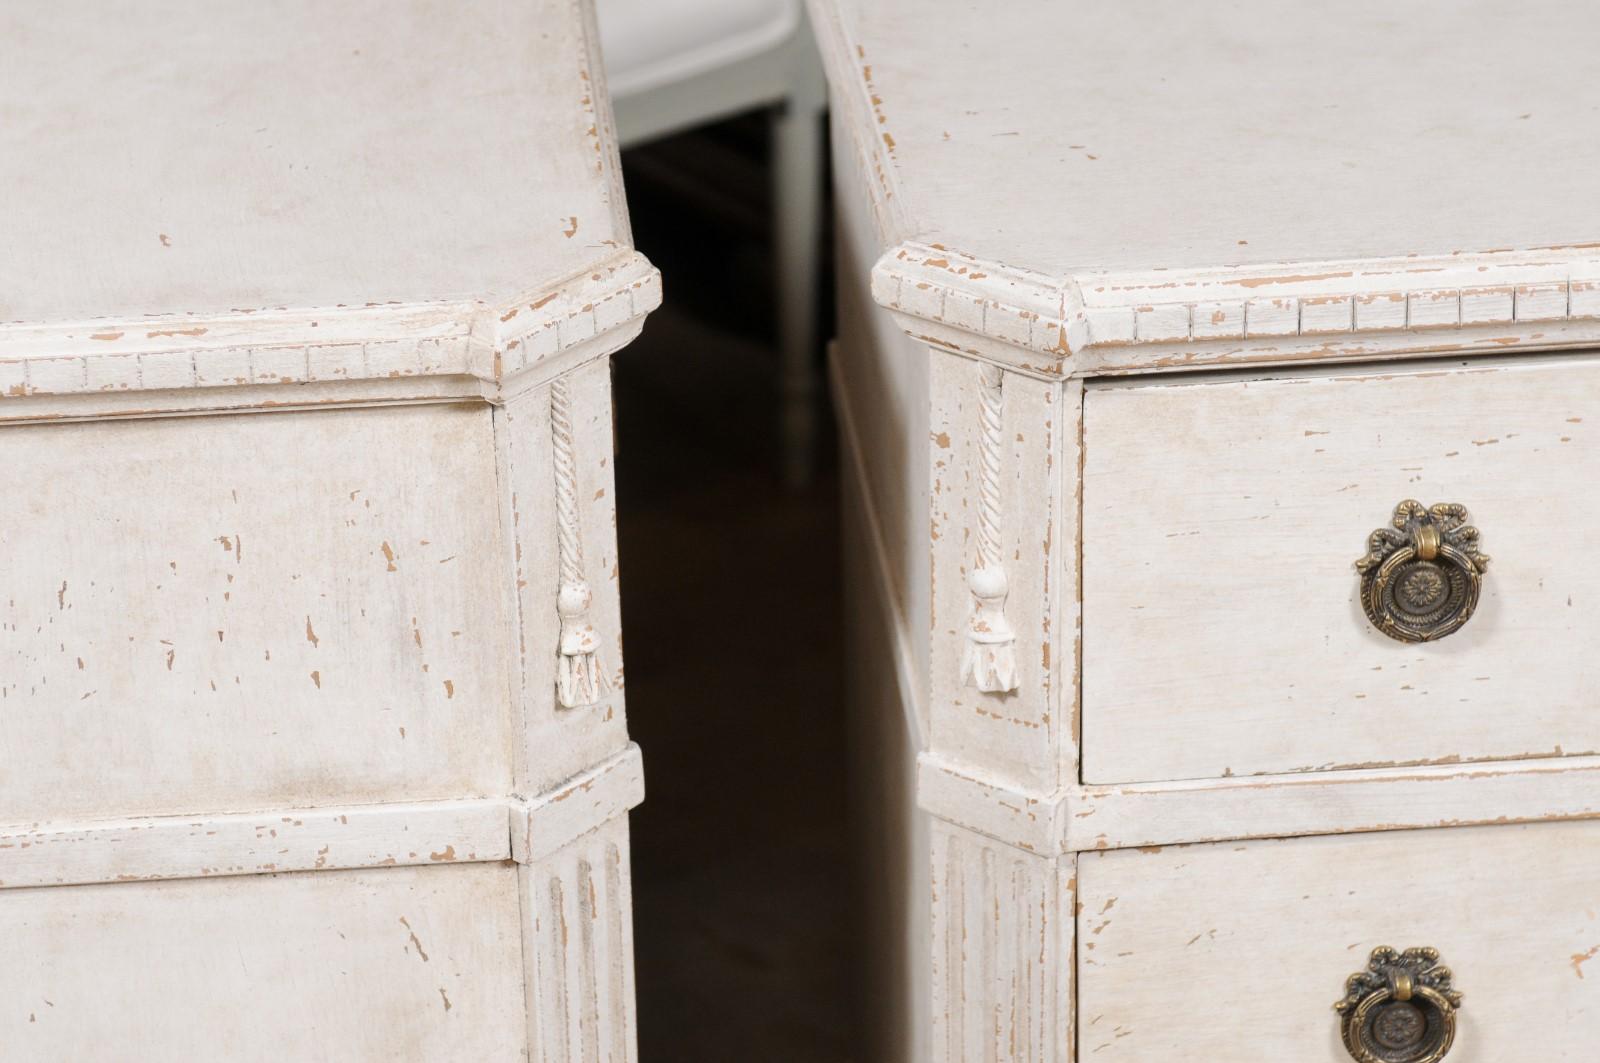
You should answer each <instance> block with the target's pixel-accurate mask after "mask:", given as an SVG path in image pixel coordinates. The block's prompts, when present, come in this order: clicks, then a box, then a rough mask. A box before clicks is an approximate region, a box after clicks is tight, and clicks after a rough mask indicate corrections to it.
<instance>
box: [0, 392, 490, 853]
mask: <svg viewBox="0 0 1600 1063" xmlns="http://www.w3.org/2000/svg"><path fill="white" fill-rule="evenodd" d="M0 461H3V462H4V464H5V466H6V468H7V470H8V471H7V473H6V474H5V476H6V484H7V489H8V490H7V494H8V496H9V497H11V498H12V499H13V502H12V504H11V505H9V506H8V507H7V514H6V519H5V521H4V524H3V526H0V541H3V545H4V549H3V551H0V587H4V598H3V599H0V661H3V662H4V664H3V666H0V707H3V709H4V715H3V717H0V748H3V749H4V754H5V761H6V764H7V765H8V768H7V770H6V771H5V772H3V773H0V815H3V817H4V819H5V820H6V821H7V822H11V823H18V822H29V821H33V820H45V819H58V818H80V817H84V816H93V815H104V814H114V815H139V814H159V813H163V812H203V811H212V810H233V809H251V808H275V807H291V808H293V807H308V806H313V805H317V804H323V803H329V804H341V803H344V804H347V803H352V802H361V801H377V800H383V799H385V798H388V797H391V796H395V795H400V794H403V795H405V796H406V797H407V798H410V799H413V800H416V799H443V798H449V797H463V796H477V795H491V794H501V793H505V792H507V791H508V789H509V787H510V765H509V762H508V759H507V757H506V755H505V750H506V749H507V747H508V745H509V743H510V740H511V720H510V717H509V715H508V713H507V711H506V708H505V706H506V700H507V692H508V689H509V681H510V680H509V668H508V660H507V654H506V651H505V644H504V642H503V641H502V640H503V638H504V636H503V632H504V631H505V617H504V614H503V612H502V610H501V608H500V603H501V601H502V600H503V595H502V593H501V587H502V586H503V583H504V581H503V580H502V579H501V577H500V574H499V572H498V571H497V570H496V566H495V563H494V562H495V558H496V557H497V556H498V555H499V554H500V553H501V550H502V547H501V541H500V536H499V534H498V521H497V515H496V510H495V505H494V497H493V490H494V482H495V480H494V450H493V444H492V439H491V430H490V410H489V408H488V407H487V406H484V405H482V404H473V405H427V406H409V407H392V408H378V409H367V410H347V411H340V412H319V413H293V414H279V415H274V416H260V415H240V416H229V417H199V418H192V419H182V420H135V421H126V422H117V423H109V422H101V423H90V424H81V425H74V426H70V427H67V426H53V425H51V426H34V427H26V428H7V429H0ZM419 468H426V469H428V470H429V474H428V476H427V478H426V479H423V478H419V477H418V476H417V475H415V472H416V470H417V469H419Z"/></svg>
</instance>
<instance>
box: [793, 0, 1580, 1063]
mask: <svg viewBox="0 0 1600 1063" xmlns="http://www.w3.org/2000/svg"><path fill="white" fill-rule="evenodd" d="M812 13H813V16H814V22H815V23H816V24H817V26H818V28H819V34H820V36H821V38H822V43H823V46H824V52H825V54H826V56H827V60H828V65H829V74H830V81H831V84H832V93H833V97H832V98H833V108H834V111H833V113H834V138H835V157H836V159H837V171H838V177H837V185H838V193H839V202H840V210H841V223H840V227H839V229H840V234H841V237H840V242H841V270H842V273H841V279H840V314H839V320H840V339H839V343H838V346H837V349H836V356H835V359H834V363H833V382H834V390H835V397H836V401H837V404H838V406H839V408H840V410H841V421H842V424H843V436H844V451H845V454H846V461H847V463H848V467H847V474H846V476H847V482H848V483H849V484H850V486H849V488H848V489H847V507H846V508H847V514H848V519H847V528H846V540H847V543H848V544H849V546H850V549H849V555H850V571H849V573H848V586H849V587H850V588H851V594H852V595H853V607H852V609H851V615H852V616H853V618H854V620H853V623H854V631H853V633H852V645H853V658H854V659H853V689H852V699H853V711H854V712H855V714H856V716H857V719H858V721H859V728H860V732H861V735H860V737H861V740H862V744H863V746H864V748H866V749H868V750H870V751H871V753H872V762H873V764H874V766H875V768H876V770H875V771H874V773H873V774H874V778H873V780H872V783H871V787H872V790H871V793H870V796H871V797H872V800H870V801H868V802H866V805H867V809H868V815H869V816H870V817H872V825H873V828H874V829H873V830H872V831H871V832H870V834H871V836H872V837H873V838H874V842H873V844H872V858H873V862H874V866H875V869H876V874H875V879H874V884H873V888H872V891H871V893H870V895H869V896H868V897H867V898H866V903H867V906H868V920H869V922H870V923H871V924H872V925H873V926H874V927H876V928H877V935H876V937H875V942H876V944H877V951H878V952H879V954H880V955H881V956H882V960H881V963H880V968H879V969H878V970H876V971H875V972H874V984H875V986H876V987H877V994H876V996H877V999H881V1000H884V1001H886V1002H887V1003H886V1005H885V1006H884V1007H883V1008H882V1009H881V1010H880V1012H879V1017H880V1022H879V1023H878V1028H877V1030H876V1036H875V1040H874V1042H873V1053H874V1054H873V1056H872V1058H875V1059H904V1060H926V1059H937V1060H952V1061H954V1060H967V1061H972V1060H1035V1061H1057V1063H1064V1061H1068V1060H1075V1059H1076V1060H1084V1061H1087V1060H1096V1061H1106V1063H1156V1061H1169V1060H1174V1059H1196V1060H1199V1059H1204V1060H1214V1061H1226V1063H1247V1061H1256V1060H1262V1059H1286V1060H1295V1061H1297V1063H1345V1061H1348V1060H1350V1059H1352V1058H1353V1059H1358V1060H1362V1061H1364V1063H1424V1061H1426V1063H1436V1061H1438V1060H1440V1059H1448V1060H1449V1061H1450V1063H1488V1061H1497V1063H1498V1061H1507V1060H1513V1061H1519V1063H1520V1061H1523V1060H1528V1061H1531V1060H1572V1061H1576V1060H1587V1059H1591V1058H1593V1054H1594V1049H1593V1045H1594V1042H1595V1040H1596V1037H1597V1036H1600V977H1597V976H1596V972H1597V971H1600V967H1595V966H1593V961H1594V960H1595V958H1596V956H1597V955H1600V825H1596V824H1595V823H1594V822H1593V817H1595V816H1596V815H1600V714H1597V709H1600V665H1597V664H1596V657H1595V654H1594V652H1593V647H1594V645H1595V641H1596V638H1597V637H1600V577H1597V576H1596V574H1595V572H1594V570H1593V568H1592V566H1590V565H1589V564H1588V562H1587V560H1586V558H1587V556H1588V553H1589V549H1590V541H1591V539H1592V538H1593V532H1592V529H1593V527H1594V526H1595V523H1596V519H1597V518H1600V503H1597V502H1596V501H1595V498H1594V492H1593V490H1592V485H1593V484H1594V483H1595V482H1596V481H1597V479H1600V439H1597V437H1596V436H1595V434H1594V433H1595V431H1596V427H1595V426H1596V422H1597V420H1600V361H1597V359H1596V355H1595V353H1594V352H1595V349H1596V347H1597V346H1600V253H1597V246H1600V244H1597V241H1600V200H1597V199H1596V198H1595V196H1594V189H1595V178H1594V175H1595V173H1596V170H1597V168H1600V151H1597V149H1596V147H1595V140H1594V136H1593V134H1594V133H1595V132H1596V130H1600V89H1597V87H1596V85H1597V82H1596V81H1595V79H1594V78H1592V77H1590V76H1588V73H1589V72H1592V69H1593V67H1594V59H1593V54H1594V44H1595V42H1596V41H1597V40H1600V20H1597V17H1596V12H1595V11H1594V10H1593V9H1592V8H1591V7H1590V6H1588V5H1584V4H1579V3H1573V2H1549V3H1539V4H1533V5H1520V6H1516V7H1512V8H1507V7H1505V6H1503V5H1498V6H1497V5H1492V4H1489V3H1482V2H1476V0H1474V2H1471V3H1465V4H1461V3H1442V2H1440V3H1433V2H1428V3H1420V4H1410V5H1404V6H1403V7H1398V8H1397V7H1396V6H1394V5H1391V4H1380V3H1376V2H1370V3H1369V2H1366V0H1361V2H1357V3H1352V4H1344V5H1341V6H1340V7H1339V10H1338V12H1337V13H1333V12H1329V11H1327V10H1324V9H1322V8H1313V7H1312V6H1311V5H1289V6H1284V5H1277V4H1269V3H1265V2H1254V0H1251V2H1245V3H1239V4H1231V5H1223V6H1218V5H1187V4H1178V3H1171V2H1167V0H1137V2H1133V3H1119V4H1089V3H1076V2H1071V3H1045V2H1042V0H1040V2H1032V0H1030V2H1024V3H1018V4H1009V5H1005V6H1004V7H1003V8H997V7H994V6H992V5H980V4H976V3H971V2H965V0H937V2H934V3H931V4H929V3H918V4H911V3H901V2H899V0H888V2H883V3H870V4H869V3H859V2H855V0H837V2H830V0H816V2H815V3H814V4H813V8H812ZM875 304H876V305H875ZM1490 555H1492V560H1491V559H1490ZM930 860H931V863H930ZM1386 947H1392V948H1393V950H1394V951H1383V950H1384V949H1385V948H1386ZM1408 949H1410V950H1413V951H1409V952H1407V951H1405V950H1408ZM1445 965H1447V967H1446V966H1445ZM1352 976H1355V977H1354V978H1352ZM1463 994H1464V995H1463ZM1336 1002H1337V1003H1338V1005H1339V1007H1338V1008H1337V1009H1336V1008H1335V1007H1334V1006H1333V1005H1335V1003H1336Z"/></svg>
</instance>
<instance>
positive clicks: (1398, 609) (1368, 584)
mask: <svg viewBox="0 0 1600 1063" xmlns="http://www.w3.org/2000/svg"><path fill="white" fill-rule="evenodd" d="M1392 525H1393V526H1392V527H1388V528H1379V529H1378V530H1377V531H1375V532H1373V533H1372V534H1371V535H1370V536H1368V537H1367V554H1366V556H1365V557H1363V558H1362V559H1361V560H1359V561H1357V562H1356V570H1357V571H1358V572H1360V573H1361V607H1362V608H1363V609H1365V610H1366V613H1367V619H1369V620H1371V621H1372V624H1373V626H1374V627H1376V628H1377V629H1378V630H1379V631H1381V632H1383V633H1384V634H1385V635H1388V636H1389V637H1390V638H1392V639H1398V640H1399V641H1401V642H1429V641H1431V640H1433V639H1442V638H1444V637H1445V636H1446V635H1448V634H1450V633H1451V632H1453V631H1456V630H1458V629H1459V628H1460V627H1461V625H1463V624H1465V623H1466V622H1467V621H1468V620H1469V619H1471V617H1472V611H1473V610H1474V609H1476V608H1477V607H1478V594H1479V591H1480V590H1481V588H1482V584H1483V571H1484V568H1485V566H1487V565H1488V564H1489V559H1488V557H1486V556H1485V555H1483V554H1481V553H1479V552H1478V529H1477V528H1474V527H1472V526H1471V525H1470V524H1468V523H1467V507H1465V506H1461V505H1457V504H1455V503H1454V502H1440V503H1438V504H1436V505H1432V506H1424V505H1423V504H1422V503H1421V502H1418V501H1416V500H1414V499H1407V500H1406V501H1404V502H1402V503H1400V504H1399V505H1398V506H1396V507H1395V510H1394V520H1393V522H1392Z"/></svg>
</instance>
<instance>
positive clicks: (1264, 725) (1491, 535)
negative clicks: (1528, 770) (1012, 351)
mask: <svg viewBox="0 0 1600 1063" xmlns="http://www.w3.org/2000/svg"><path fill="white" fill-rule="evenodd" d="M1084 416H1085V430H1084V448H1085V454H1086V459H1085V469H1084V478H1085V482H1084V501H1083V507H1084V512H1083V534H1084V550H1083V605H1084V617H1083V624H1084V636H1083V651H1084V678H1083V704H1084V717H1083V740H1084V761H1083V764H1084V778H1085V780H1086V781H1088V782H1093V783H1111V782H1126V781H1140V780H1166V779H1189V778H1213V777H1219V776H1225V775H1230V774H1231V775H1246V774H1259V773H1274V772H1296V771H1308V770H1326V769H1337V768H1351V767H1363V766H1375V765H1386V764H1417V763H1430V762H1443V763H1455V762H1458V761H1463V762H1464V761H1472V760H1479V759H1517V758H1522V757H1548V756H1560V755H1563V754H1564V755H1569V756H1571V755H1577V754H1584V753H1593V752H1594V751H1596V750H1600V654H1597V653H1595V652H1594V647H1595V645H1596V644H1597V640H1600V564H1597V563H1595V560H1596V559H1595V557H1594V556H1592V546H1593V541H1594V537H1595V534H1596V532H1595V529H1596V528H1600V491H1596V490H1595V489H1594V488H1595V485H1596V484H1600V437H1597V436H1596V429H1597V427H1600V362H1597V361H1596V360H1595V359H1594V358H1593V357H1590V356H1572V357H1568V358H1564V359H1562V358H1551V359H1549V360H1544V361H1541V362H1538V363H1524V364H1516V365H1505V364H1498V365H1479V366H1473V367H1464V366H1460V365H1458V366H1456V367H1454V368H1452V369H1450V370H1448V371H1426V370H1420V369H1419V370H1409V371H1390V370H1382V371H1379V370H1374V371H1372V372H1371V373H1370V374H1367V375H1349V376H1338V377H1332V378H1326V377H1325V378H1310V377H1288V378H1284V379H1278V380H1250V381H1245V380H1238V379H1227V380H1219V381H1215V382H1197V383H1189V384H1158V383H1152V384H1135V385H1108V386H1104V387H1094V388H1091V389H1089V391H1088V392H1087V393H1086V398H1085V414H1084ZM1405 499H1417V500H1420V501H1421V502H1423V503H1424V504H1427V505H1431V504H1433V503H1438V502H1456V503H1460V504H1462V505H1464V506H1466V507H1467V509H1468V510H1469V511H1470V516H1471V523H1472V524H1474V525H1475V526H1476V527H1478V528H1479V529H1480V530H1481V532H1482V546H1483V549H1484V552H1486V553H1487V554H1489V555H1490V556H1491V557H1492V561H1491V562H1490V564H1489V565H1488V568H1487V572H1486V574H1485V576H1484V577H1483V592H1482V597H1481V600H1480V601H1479V604H1478V607H1477V612H1476V614H1475V615H1474V616H1473V617H1472V619H1470V620H1469V621H1468V622H1467V623H1466V625H1465V626H1464V627H1463V628H1461V629H1460V630H1459V631H1457V632H1456V633H1454V634H1451V635H1449V636H1448V637H1445V638H1443V639H1440V640H1438V641H1435V642H1426V643H1404V642H1399V641H1396V640H1394V639H1391V638H1388V637H1386V636H1384V635H1383V634H1380V633H1379V632H1378V630H1377V629H1376V628H1374V627H1373V625H1372V624H1371V623H1369V622H1368V620H1367V618H1366V616H1365V614H1364V613H1363V611H1362V608H1361V604H1360V598H1359V593H1358V592H1359V578H1358V575H1357V572H1356V569H1355V567H1354V562H1355V560H1356V559H1357V558H1359V557H1361V556H1362V554H1363V553H1364V552H1365V549H1366V540H1367V537H1368V536H1369V535H1370V534H1371V533H1372V531H1373V530H1374V529H1376V528H1379V527H1382V526H1384V525H1387V524H1388V523H1389V521H1390V519H1391V517H1392V516H1393V513H1394V509H1395V506H1396V505H1397V504H1398V503H1399V502H1401V501H1403V500H1405Z"/></svg>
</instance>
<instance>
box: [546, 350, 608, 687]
mask: <svg viewBox="0 0 1600 1063" xmlns="http://www.w3.org/2000/svg"><path fill="white" fill-rule="evenodd" d="M550 435H551V438H552V440H553V442H554V451H555V461H554V464H555V479H556V549H557V552H558V555H559V558H560V566H561V589H560V591H559V592H558V593H557V594H556V612H557V613H558V614H560V617H561V639H560V648H559V654H558V657H557V660H556V696H557V697H558V698H559V699H560V701H561V704H562V705H563V706H564V707H566V708H569V709H574V708H577V707H579V706H581V705H592V704H594V703H595V702H597V701H599V700H600V697H601V695H602V694H603V693H604V692H605V689H606V679H605V676H604V674H603V673H602V671H601V668H600V658H599V653H598V651H599V647H600V636H599V635H598V634H596V633H595V630H594V625H593V624H592V623H590V622H589V606H590V604H591V603H592V602H593V600H594V595H593V593H592V592H591V591H590V590H589V583H588V581H587V580H585V579H584V578H583V529H582V527H581V526H580V525H579V523H578V461H577V457H576V455H575V453H574V451H573V441H572V385H571V383H570V382H569V381H568V380H567V379H566V378H565V377H559V378H557V379H556V380H555V381H553V382H552V383H551V385H550Z"/></svg>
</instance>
